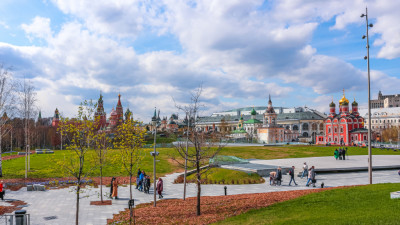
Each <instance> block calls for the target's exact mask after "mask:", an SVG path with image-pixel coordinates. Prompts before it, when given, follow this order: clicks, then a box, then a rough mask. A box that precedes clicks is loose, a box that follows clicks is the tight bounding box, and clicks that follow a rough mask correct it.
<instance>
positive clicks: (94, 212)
mask: <svg viewBox="0 0 400 225" xmlns="http://www.w3.org/2000/svg"><path fill="white" fill-rule="evenodd" d="M386 157H387V160H391V159H390V158H391V157H393V156H386ZM351 158H352V157H350V160H349V162H351ZM353 158H354V160H355V159H356V158H357V157H356V156H354V157H353ZM377 158H378V157H377ZM314 159H315V160H316V161H315V165H321V166H323V165H327V166H328V165H330V164H329V162H330V161H332V159H331V157H318V158H308V159H307V160H309V161H308V162H311V163H314V161H312V160H314ZM287 160H288V162H287V163H289V164H290V165H291V164H293V163H296V164H294V165H296V166H298V167H300V166H301V164H302V163H303V162H304V161H305V159H298V162H294V161H293V160H292V159H287ZM307 160H306V161H307ZM382 160H384V158H382ZM322 161H326V162H325V163H323V162H322ZM359 161H360V162H362V161H363V159H362V157H360V160H359ZM283 162H284V160H283V161H280V162H279V163H283ZM317 162H318V163H320V164H316V163H317ZM397 162H400V160H399V161H397ZM311 163H309V164H311ZM340 163H347V161H342V162H339V161H338V165H339V164H340ZM364 163H365V162H364ZM280 165H283V164H280ZM178 175H179V174H170V175H167V176H166V177H165V178H164V190H165V194H164V198H165V199H171V198H182V193H183V185H182V184H173V180H174V179H175V178H176V177H177V176H178ZM266 179H267V178H266ZM289 180H290V179H289V176H287V175H285V176H283V185H282V186H270V185H269V183H268V181H267V183H263V184H248V185H226V186H227V190H228V195H234V194H247V193H264V192H274V191H290V190H302V189H307V188H311V187H306V186H305V183H306V179H305V178H304V179H300V178H296V181H297V182H298V184H299V185H298V186H294V185H293V184H292V186H288V182H289ZM317 180H318V181H317V187H318V186H320V184H321V182H324V184H325V186H326V187H334V186H344V185H359V184H368V173H366V172H357V173H340V174H320V175H317ZM373 182H374V183H400V176H399V175H397V171H396V170H386V171H374V173H373ZM224 186H225V185H203V186H202V195H203V196H218V195H223V194H224ZM84 190H85V192H84V193H83V194H82V197H83V196H85V197H83V198H82V199H81V203H80V209H81V210H80V218H79V221H80V224H86V225H89V224H93V225H98V224H106V221H107V219H109V218H112V216H113V214H117V213H118V212H119V211H122V210H124V208H127V204H128V198H129V187H120V188H119V189H118V190H119V196H120V199H119V200H112V201H113V204H112V205H111V206H91V205H90V201H97V200H99V189H98V188H90V189H84ZM103 190H104V191H105V192H106V194H108V193H109V188H104V189H103ZM150 193H151V194H144V193H142V192H139V191H137V190H136V189H135V190H134V191H133V196H134V199H135V204H141V203H148V202H151V201H152V200H153V195H152V193H153V192H152V189H151V190H150ZM187 196H188V197H195V196H196V186H195V185H194V184H189V185H188V188H187ZM6 199H18V200H23V201H25V202H27V203H28V206H27V207H25V208H24V209H26V210H27V213H29V214H31V224H32V225H36V224H52V225H57V224H60V225H61V224H73V223H74V221H75V201H76V199H75V193H74V192H73V191H72V189H71V188H68V189H59V190H50V191H45V192H27V191H26V188H22V189H20V190H19V191H15V192H12V191H9V192H7V193H6ZM1 204H4V203H0V205H1ZM52 216H54V217H56V219H51V220H46V217H52ZM2 222H3V221H0V224H2Z"/></svg>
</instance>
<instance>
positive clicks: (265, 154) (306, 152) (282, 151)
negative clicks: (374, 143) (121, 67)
mask: <svg viewBox="0 0 400 225" xmlns="http://www.w3.org/2000/svg"><path fill="white" fill-rule="evenodd" d="M336 148H338V147H337V146H329V147H326V146H308V145H304V146H303V145H300V146H299V145H297V146H296V145H288V146H279V147H278V146H276V147H275V146H266V147H263V146H255V147H230V146H227V147H224V148H223V149H222V151H221V152H220V155H231V156H237V157H240V158H244V159H282V158H304V157H318V156H332V157H333V152H334V151H335V149H336ZM347 148H348V154H349V155H350V156H352V155H367V154H368V148H359V147H347ZM372 154H373V155H400V152H399V151H397V152H395V151H393V150H386V149H385V150H383V149H377V148H373V149H372Z"/></svg>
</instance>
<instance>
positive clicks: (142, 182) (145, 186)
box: [136, 169, 164, 198]
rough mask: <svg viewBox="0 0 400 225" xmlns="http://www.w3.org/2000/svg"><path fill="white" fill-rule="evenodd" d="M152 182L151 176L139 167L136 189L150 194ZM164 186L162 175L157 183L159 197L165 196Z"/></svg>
mask: <svg viewBox="0 0 400 225" xmlns="http://www.w3.org/2000/svg"><path fill="white" fill-rule="evenodd" d="M150 184H151V178H150V176H147V175H146V173H145V172H144V171H141V170H140V169H139V170H138V172H137V177H136V189H138V190H139V191H143V192H144V193H147V194H150ZM163 188H164V183H163V180H162V179H161V177H160V178H158V181H157V185H156V189H157V193H158V198H163V197H164V196H163V195H162V191H163Z"/></svg>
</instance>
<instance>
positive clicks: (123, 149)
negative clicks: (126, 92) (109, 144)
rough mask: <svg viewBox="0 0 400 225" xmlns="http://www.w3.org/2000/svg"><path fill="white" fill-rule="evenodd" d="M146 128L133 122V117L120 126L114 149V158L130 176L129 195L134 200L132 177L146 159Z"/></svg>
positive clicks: (116, 134) (139, 123)
mask: <svg viewBox="0 0 400 225" xmlns="http://www.w3.org/2000/svg"><path fill="white" fill-rule="evenodd" d="M145 133H146V128H145V127H143V126H142V123H141V122H138V121H136V120H133V119H132V118H131V117H130V118H129V119H127V120H126V121H124V123H123V124H121V125H119V126H118V128H117V130H116V133H115V138H114V147H115V148H116V149H118V150H117V152H116V156H114V157H113V158H114V159H116V160H118V161H119V162H120V163H121V166H122V167H123V169H124V170H125V171H126V172H127V174H128V175H129V193H130V197H129V198H130V199H131V200H132V176H134V175H135V171H136V169H137V168H138V165H139V163H140V161H141V160H142V159H143V157H144V152H143V149H142V146H143V144H144V135H145Z"/></svg>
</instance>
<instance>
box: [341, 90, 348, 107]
mask: <svg viewBox="0 0 400 225" xmlns="http://www.w3.org/2000/svg"><path fill="white" fill-rule="evenodd" d="M339 105H349V100H348V99H347V98H346V96H345V94H344V89H343V97H342V99H340V101H339Z"/></svg>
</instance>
